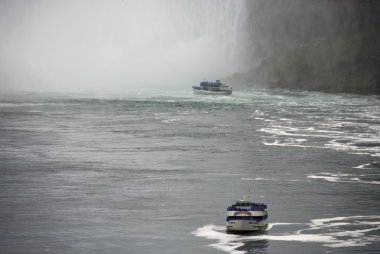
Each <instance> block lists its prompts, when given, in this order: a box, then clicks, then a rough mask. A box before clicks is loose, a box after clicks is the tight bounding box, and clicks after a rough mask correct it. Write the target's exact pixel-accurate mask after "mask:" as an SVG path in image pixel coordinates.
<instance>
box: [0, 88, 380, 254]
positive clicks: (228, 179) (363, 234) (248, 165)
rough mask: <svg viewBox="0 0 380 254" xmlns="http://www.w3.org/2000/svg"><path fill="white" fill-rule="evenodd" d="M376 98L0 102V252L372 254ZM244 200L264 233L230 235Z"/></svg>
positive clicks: (378, 180)
mask: <svg viewBox="0 0 380 254" xmlns="http://www.w3.org/2000/svg"><path fill="white" fill-rule="evenodd" d="M379 133H380V99H379V98H378V97H369V96H349V95H328V94H322V93H309V92H290V91H284V90H282V91H265V90H260V91H256V90H249V91H245V92H235V93H234V94H233V95H232V96H230V97H202V96H195V95H192V94H191V92H189V91H184V92H162V91H161V92H156V93H151V94H148V93H142V94H135V95H133V96H132V95H130V96H126V97H115V98H104V97H103V98H99V97H90V96H88V97H84V96H32V97H30V98H25V97H23V98H22V99H20V97H17V96H16V97H13V98H10V97H8V98H2V100H1V103H0V175H1V177H0V233H1V237H0V245H1V248H0V252H1V253H52V252H56V253H223V252H227V253H330V252H333V253H379V252H380V212H379V211H380V210H379V209H380V134H379ZM248 188H251V189H253V190H254V198H255V200H256V201H258V202H265V203H267V204H268V206H269V219H270V222H271V224H270V228H269V229H268V230H267V231H266V232H264V233H261V234H255V235H243V236H239V235H231V234H227V233H226V232H225V230H224V225H225V210H226V208H227V206H228V205H229V204H230V203H231V202H233V201H234V200H235V199H237V198H239V197H240V196H241V195H242V194H244V193H245V192H246V191H247V190H248Z"/></svg>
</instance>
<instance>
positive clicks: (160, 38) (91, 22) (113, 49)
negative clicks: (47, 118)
mask: <svg viewBox="0 0 380 254" xmlns="http://www.w3.org/2000/svg"><path fill="white" fill-rule="evenodd" d="M242 3H243V2H242V1H234V0H124V1H122V0H104V1H100V0H33V1H32V0H9V1H8V0H0V89H1V91H6V90H12V89H16V90H32V91H102V90H110V89H113V90H115V91H116V90H118V91H119V90H120V91H125V90H128V88H138V87H171V88H173V87H180V88H186V87H187V86H190V85H192V84H193V83H198V82H199V81H200V80H201V79H203V78H207V79H217V78H223V77H225V76H227V75H229V74H231V73H233V72H235V71H237V70H239V68H240V66H239V61H240V60H239V57H238V55H239V54H238V53H237V48H238V46H239V45H238V41H237V40H238V36H237V34H238V31H237V30H238V27H239V22H241V21H240V20H239V17H240V16H241V12H242V10H243V8H242Z"/></svg>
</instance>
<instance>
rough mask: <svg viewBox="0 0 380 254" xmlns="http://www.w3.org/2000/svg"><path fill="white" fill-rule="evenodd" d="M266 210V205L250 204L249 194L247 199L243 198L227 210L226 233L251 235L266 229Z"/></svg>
mask: <svg viewBox="0 0 380 254" xmlns="http://www.w3.org/2000/svg"><path fill="white" fill-rule="evenodd" d="M267 209H268V207H267V205H266V204H263V203H254V202H252V198H251V193H249V195H248V197H247V198H246V197H245V196H244V197H243V198H242V199H239V200H237V201H236V202H235V203H234V204H233V205H231V206H229V207H228V208H227V218H226V221H227V228H226V229H227V232H231V233H252V232H258V231H263V230H265V229H267V227H268V210H267Z"/></svg>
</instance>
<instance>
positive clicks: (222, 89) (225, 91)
mask: <svg viewBox="0 0 380 254" xmlns="http://www.w3.org/2000/svg"><path fill="white" fill-rule="evenodd" d="M193 92H194V94H204V95H231V94H232V88H231V87H229V86H227V85H225V84H222V82H220V80H216V81H215V82H212V81H202V82H201V83H200V84H199V86H193Z"/></svg>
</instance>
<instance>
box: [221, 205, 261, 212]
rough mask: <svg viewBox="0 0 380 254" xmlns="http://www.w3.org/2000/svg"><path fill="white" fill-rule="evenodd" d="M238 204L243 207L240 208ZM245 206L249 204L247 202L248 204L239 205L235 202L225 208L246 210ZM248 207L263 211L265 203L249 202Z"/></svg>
mask: <svg viewBox="0 0 380 254" xmlns="http://www.w3.org/2000/svg"><path fill="white" fill-rule="evenodd" d="M240 206H242V207H244V208H241V207H240ZM247 206H249V204H248V205H242V204H240V205H239V206H238V205H236V204H233V205H232V206H230V207H228V208H227V211H245V210H247V208H246V207H247ZM250 208H251V210H253V211H265V209H267V205H266V204H261V203H257V204H251V207H250Z"/></svg>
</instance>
